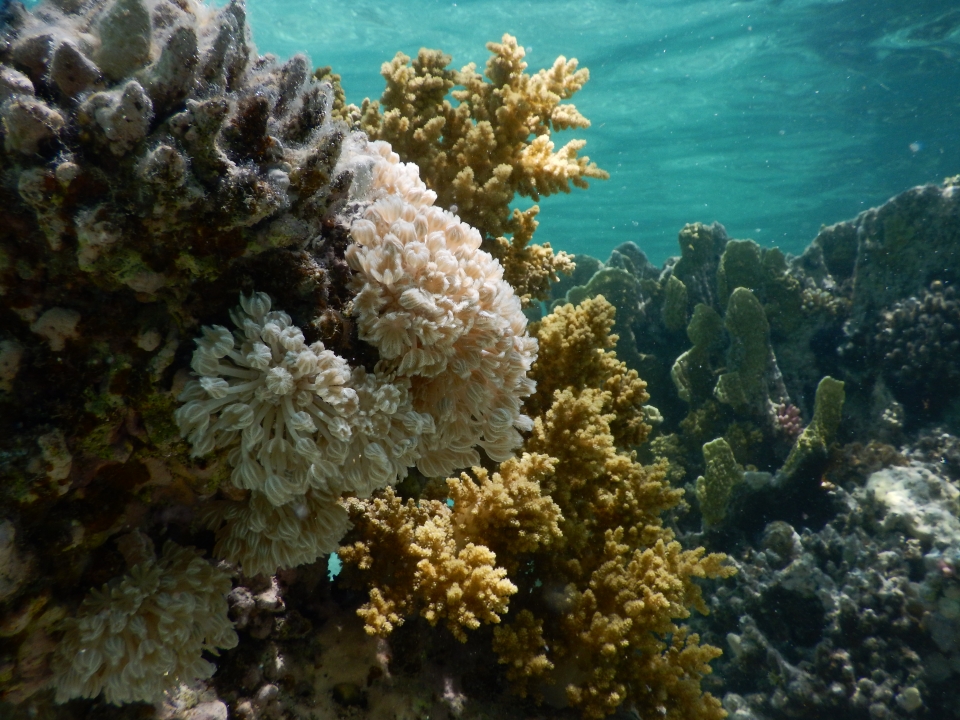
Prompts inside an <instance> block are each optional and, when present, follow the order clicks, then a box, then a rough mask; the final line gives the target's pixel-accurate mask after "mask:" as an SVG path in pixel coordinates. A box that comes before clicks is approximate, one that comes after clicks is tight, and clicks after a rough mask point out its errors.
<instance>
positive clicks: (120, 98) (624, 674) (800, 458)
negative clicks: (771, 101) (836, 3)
mask: <svg viewBox="0 0 960 720" xmlns="http://www.w3.org/2000/svg"><path fill="white" fill-rule="evenodd" d="M488 49H489V50H490V52H491V58H490V61H489V62H488V64H487V68H486V72H485V74H483V75H481V74H480V73H478V72H476V71H475V69H474V67H473V66H472V65H470V66H467V67H465V68H463V69H462V70H459V71H457V70H454V69H451V68H449V67H448V65H449V62H450V58H449V57H448V56H446V55H444V54H443V53H441V52H439V51H428V50H423V51H421V53H420V55H419V56H418V57H417V58H416V59H414V60H411V59H410V58H408V57H406V56H404V55H402V54H398V56H397V57H396V58H395V59H394V61H393V62H391V63H387V64H385V65H384V68H383V74H384V76H385V78H386V80H387V90H386V92H385V93H384V96H383V98H382V99H381V101H380V102H379V103H377V102H370V101H365V102H364V103H363V106H362V107H357V106H353V105H348V104H346V101H345V98H344V96H343V92H342V90H341V88H340V86H339V77H338V76H336V75H335V74H334V73H333V71H332V70H331V69H330V68H320V69H318V70H313V69H312V68H311V66H310V63H309V61H308V59H307V58H306V57H304V56H303V55H296V56H294V57H293V58H291V59H289V60H287V61H281V60H279V59H277V58H276V57H274V56H271V55H267V56H259V55H258V54H257V53H256V50H255V48H254V47H253V45H252V43H251V41H250V33H249V29H248V26H247V21H246V16H245V9H244V5H243V3H242V2H241V1H240V0H231V2H229V3H228V4H226V5H225V6H222V7H214V6H212V5H207V4H203V3H201V2H199V1H198V0H89V1H87V2H80V1H78V0H43V1H42V2H41V3H40V4H39V5H38V6H36V7H35V8H34V9H32V10H30V11H27V10H25V9H24V8H23V7H21V6H19V5H15V6H13V7H12V8H11V10H10V11H9V18H8V22H7V25H6V26H5V27H4V28H3V29H2V31H0V121H2V139H3V147H2V151H0V161H2V165H0V167H2V171H3V174H2V183H0V208H2V209H0V313H2V321H0V477H2V478H3V480H2V483H0V498H2V500H0V710H2V711H3V713H6V714H9V715H10V716H12V717H23V718H27V717H94V716H103V717H109V716H111V715H110V713H117V714H116V716H117V717H121V716H123V717H126V715H121V714H119V713H122V710H121V709H120V708H118V707H117V706H120V705H124V704H131V703H153V704H154V706H153V707H154V710H155V712H156V713H157V717H162V718H165V719H167V720H170V719H172V718H184V719H186V718H192V719H194V720H199V719H200V718H226V717H228V716H230V717H234V716H236V717H239V718H244V719H245V720H246V719H249V720H256V719H258V718H261V717H264V718H277V717H287V718H293V717H304V718H306V717H334V716H343V715H341V713H352V715H351V716H357V717H361V716H367V715H364V714H363V713H369V716H370V717H387V716H389V717H397V718H400V717H427V716H429V717H440V716H443V717H446V716H447V714H448V713H453V714H455V715H460V714H464V713H466V715H465V716H466V717H490V716H497V717H518V718H519V717H528V716H529V715H530V713H533V712H536V709H535V708H536V705H538V704H543V705H546V706H548V707H551V708H552V709H553V711H554V712H557V713H570V714H571V716H577V715H579V716H581V717H585V718H602V717H605V716H607V715H610V714H613V713H624V712H632V713H633V714H634V715H633V716H635V717H643V718H648V717H664V718H668V719H673V720H681V719H682V720H694V719H695V718H696V719H713V718H717V719H719V718H722V717H725V716H727V715H728V714H733V715H735V717H737V718H741V719H742V720H748V719H750V718H758V719H759V718H771V719H774V718H777V719H779V718H786V717H811V718H813V717H830V718H833V717H857V718H859V717H861V716H862V717H864V718H866V717H871V718H890V719H892V718H900V717H904V718H906V717H921V715H917V714H916V713H918V712H929V713H931V714H929V715H923V717H937V715H936V713H937V712H938V711H939V710H938V709H942V708H945V707H948V706H951V703H954V704H956V700H957V699H958V698H957V697H956V695H952V694H951V691H949V690H948V689H946V686H945V682H946V680H947V679H948V678H949V676H950V675H951V673H952V672H953V670H951V666H950V663H951V662H953V663H954V668H955V667H956V662H957V660H956V658H958V657H960V600H958V598H960V585H958V584H957V581H956V579H955V575H954V572H953V568H954V567H955V564H956V563H957V562H960V522H958V521H956V514H957V510H958V505H960V501H958V497H960V490H958V489H957V487H956V481H957V477H960V469H958V467H955V465H960V461H958V460H957V459H958V458H960V442H957V441H956V438H955V437H954V436H953V435H952V434H951V430H950V429H951V428H954V429H955V427H956V422H957V415H956V407H955V403H951V402H950V399H949V395H950V393H953V394H954V395H955V394H956V391H957V390H958V389H960V385H958V382H960V365H958V360H957V358H958V357H960V354H958V353H957V352H956V350H957V348H956V347H955V346H957V343H958V340H957V338H958V336H957V334H956V333H957V330H956V328H957V327H960V325H958V323H960V310H958V308H960V301H958V300H957V298H956V297H955V291H954V283H955V282H957V281H958V280H960V277H958V275H960V266H957V265H956V263H955V262H954V263H953V265H948V266H947V267H944V266H943V264H939V265H938V264H937V263H935V262H933V261H929V262H927V261H924V260H923V259H922V258H920V257H918V256H917V254H915V253H913V252H912V251H911V249H910V246H911V245H912V244H913V243H914V242H917V241H918V240H917V236H918V235H920V234H922V233H924V232H931V233H932V235H931V237H932V238H933V240H931V242H936V243H937V244H938V248H939V249H940V250H942V251H943V252H942V254H943V255H944V256H948V255H950V254H951V253H952V254H953V255H952V257H956V254H957V252H958V248H960V226H958V224H957V223H956V220H955V216H956V212H957V210H956V209H957V207H958V206H960V199H958V198H960V193H958V192H957V187H958V185H957V184H956V182H955V181H950V180H948V181H947V182H946V183H945V184H944V185H943V186H942V187H934V186H928V187H925V188H918V189H914V190H911V191H908V192H907V193H905V194H904V195H903V196H900V197H898V198H895V199H894V200H893V201H891V202H890V203H888V204H887V205H885V206H883V207H882V208H879V209H877V210H871V211H868V212H866V213H863V214H862V215H861V216H860V217H858V218H857V219H856V220H854V221H851V222H848V223H840V224H838V225H834V226H830V227H825V228H824V229H823V230H822V231H821V232H820V234H819V235H818V236H817V238H816V239H815V240H814V241H813V243H812V244H811V245H810V247H809V248H808V249H807V250H806V252H804V253H803V254H802V255H801V256H800V257H790V256H786V255H784V254H783V253H781V252H780V251H779V250H777V249H776V248H763V247H761V246H759V245H758V244H757V243H754V242H753V241H750V240H734V239H730V238H728V237H727V235H726V232H725V231H724V229H723V227H722V226H721V225H719V224H716V223H714V224H713V225H709V226H708V225H703V224H699V223H696V224H691V225H687V226H686V227H684V228H683V229H682V230H681V231H680V235H679V244H680V253H681V254H680V256H678V257H676V258H672V259H671V260H669V261H668V262H667V263H666V264H665V265H664V267H663V268H656V267H654V266H653V265H652V264H651V263H650V262H649V261H648V260H647V258H646V256H645V255H644V254H643V253H642V252H641V251H640V250H639V249H638V248H637V247H636V246H635V245H633V244H631V243H628V244H626V245H623V246H621V247H619V248H617V249H616V250H615V251H614V252H613V253H612V255H611V256H610V258H609V259H608V260H607V261H606V262H600V261H599V260H597V259H594V258H590V257H587V256H576V257H571V256H569V255H567V254H566V253H563V252H554V251H553V250H552V249H551V248H550V247H549V245H546V244H545V245H536V244H533V243H532V238H533V234H534V231H535V229H536V220H535V219H534V218H535V216H536V215H537V213H538V212H539V208H538V207H537V206H535V205H534V206H531V207H529V208H527V209H513V210H511V203H512V202H513V201H514V200H515V198H516V196H517V195H519V196H523V197H527V198H530V199H532V200H534V201H537V200H539V198H540V197H541V196H542V195H549V194H552V193H555V192H568V191H569V190H570V189H571V186H575V187H579V188H586V187H587V179H603V178H605V177H606V173H605V172H604V171H603V170H601V169H600V168H598V167H597V166H596V165H595V164H593V163H590V161H589V159H588V158H586V157H582V156H579V154H578V153H579V151H580V150H582V149H583V146H584V142H583V141H582V140H572V141H570V142H569V143H568V144H567V145H566V146H564V147H562V148H560V149H556V148H555V146H554V144H553V141H552V140H551V133H552V132H553V131H558V130H567V129H577V128H583V127H587V126H588V125H589V121H588V120H587V119H586V118H585V117H583V116H582V115H581V114H580V113H579V112H577V110H576V108H575V107H574V106H573V105H572V104H570V103H569V102H568V101H569V99H570V97H571V96H572V95H573V94H575V93H576V92H577V91H578V90H579V89H580V88H581V87H582V86H583V84H584V83H585V82H586V81H587V79H588V74H587V72H586V70H584V69H578V68H577V63H576V61H575V60H569V61H568V60H567V59H565V58H559V59H558V60H557V61H556V63H555V64H554V65H553V67H552V68H550V69H547V70H541V71H540V72H539V73H536V74H528V73H527V72H526V67H527V66H526V63H525V62H524V60H523V57H524V52H523V49H522V48H521V47H520V46H519V45H518V44H517V41H516V40H515V39H514V38H512V37H510V36H504V38H503V39H502V42H500V43H491V44H490V45H488ZM457 213H459V214H457ZM919 218H924V219H925V223H926V224H924V223H921V222H920V221H919ZM951 218H953V220H952V223H951ZM931 227H933V228H934V229H933V230H930V228H931ZM901 260H902V262H901ZM560 275H562V277H560ZM938 383H939V384H940V385H939V386H938ZM805 418H806V421H805ZM937 423H939V425H936V424H937ZM934 425H936V427H937V428H938V429H937V430H936V431H935V432H934V431H932V430H931V427H934ZM938 433H939V434H938ZM896 444H899V445H900V446H901V449H900V450H898V449H897V448H896V447H894V445H896ZM937 453H940V454H939V455H937ZM935 457H940V458H941V459H943V458H952V460H950V462H947V460H945V459H944V460H943V462H941V463H940V465H939V466H937V465H936V464H935V463H932V462H931V459H932V458H935ZM950 463H953V464H952V465H951V464H950ZM924 503H926V504H924ZM938 513H939V514H938ZM931 518H933V520H931ZM934 520H936V522H939V523H940V525H939V526H938V528H939V529H938V530H931V529H930V524H931V523H933V522H934ZM795 528H798V529H799V531H800V532H798V530H795ZM838 528H839V529H838ZM801 532H802V536H801V534H800V533H801ZM843 533H846V535H843ZM844 537H846V538H847V539H846V540H844V539H843V538H844ZM850 538H853V539H850ZM158 547H160V548H162V549H161V550H160V551H159V552H158V551H157V550H156V548H158ZM684 548H687V549H684ZM838 548H840V549H838ZM709 550H714V551H716V552H708V551H709ZM891 550H894V551H895V552H891ZM335 552H336V553H338V555H339V557H340V558H341V559H342V561H343V572H342V573H341V575H340V576H338V577H337V578H336V579H331V578H330V577H328V575H327V558H328V556H330V554H331V553H335ZM897 553H899V555H897ZM893 557H903V558H911V559H910V560H909V563H912V565H910V566H909V567H908V561H907V560H903V561H902V562H898V561H894V560H893V559H892V558H893ZM878 558H886V559H885V560H883V561H882V562H879V561H878ZM871 573H873V574H872V575H871ZM853 577H856V578H872V579H864V580H863V582H862V583H861V584H860V585H851V582H853V581H852V580H850V578H853ZM908 577H909V578H910V582H907V580H906V578H908ZM898 593H899V594H898ZM891 598H893V600H892V599H891ZM896 598H899V599H900V601H902V602H900V604H899V605H897V604H896V603H895V602H894V600H895V599H896ZM777 603H782V604H783V606H784V607H786V608H790V609H792V611H794V612H797V613H799V615H800V616H801V617H802V618H803V621H804V622H802V623H799V624H800V625H804V626H805V627H808V628H809V629H810V630H811V633H812V634H810V635H808V636H803V635H802V634H801V635H797V633H802V630H803V628H799V629H797V628H790V627H786V626H785V625H784V624H783V623H782V622H780V621H779V620H777V619H776V618H777V617H779V616H778V615H777V612H779V611H778V610H776V609H773V608H774V606H776V604H777ZM858 603H864V604H866V605H867V606H868V607H871V608H877V609H872V610H871V612H873V613H874V615H873V617H874V618H875V626H874V627H873V629H872V630H871V629H863V628H862V627H861V625H858V624H857V621H855V620H854V619H852V618H851V617H849V613H850V612H853V613H854V614H855V611H856V608H857V604H858ZM871 603H872V604H871ZM884 603H886V604H884ZM891 603H893V604H891ZM894 606H895V607H894ZM881 607H882V608H885V609H884V610H880V609H879V608H881ZM851 608H852V610H851ZM891 608H893V609H891ZM899 608H902V610H901V609H899ZM692 610H696V611H698V613H697V615H696V616H693V615H691V611H692ZM845 612H846V613H848V616H844V613H845ZM708 613H709V616H708ZM898 613H899V614H898ZM845 617H846V619H844V618H845ZM921 618H922V621H921ZM441 621H442V622H441ZM883 623H890V626H891V627H897V628H899V630H898V632H899V635H898V637H899V638H900V639H899V640H898V642H899V643H900V644H899V646H898V648H899V649H898V652H899V653H900V654H899V655H898V656H897V657H898V658H899V659H898V660H895V661H894V660H889V657H887V660H885V661H884V660H883V657H885V656H884V653H883V651H882V648H881V644H882V643H883V642H885V641H883V640H882V639H878V638H879V637H880V636H882V633H883V632H884V627H886V626H885V625H883ZM897 623H899V624H897ZM488 625H493V626H495V627H494V629H493V630H492V631H491V630H490V628H488V627H486V626H488ZM858 628H859V629H858ZM877 628H879V629H877ZM778 633H779V634H778ZM791 633H793V635H791ZM857 633H859V635H857ZM871 633H872V634H871ZM856 637H859V638H860V640H857V639H856ZM784 638H786V640H784ZM864 638H866V639H865V640H864V641H863V642H861V640H863V639H864ZM451 639H453V640H454V643H455V642H456V641H460V642H463V643H467V645H468V646H469V648H470V653H469V657H468V658H465V659H463V661H462V663H455V664H453V665H450V664H445V662H446V661H445V660H443V659H442V658H443V657H445V656H446V657H449V656H451V651H450V642H451ZM787 640H789V641H791V642H793V643H794V646H795V647H801V648H807V650H808V652H807V650H805V651H803V652H806V653H807V654H806V655H804V654H803V652H801V653H800V655H796V654H795V655H790V654H789V653H787V651H786V650H785V649H784V648H785V647H786V645H785V644H784V643H785V642H786V641H787ZM778 643H779V644H778ZM871 643H872V645H871ZM714 644H716V645H724V646H725V647H727V648H728V651H727V652H726V654H725V655H724V654H723V653H722V652H721V650H720V649H719V648H718V647H716V646H715V645H714ZM858 645H861V646H863V647H867V646H869V647H873V648H875V652H873V654H872V655H871V654H869V653H868V654H864V653H863V652H861V651H859V650H858V647H857V646H858ZM888 650H889V648H888ZM785 653H786V654H785ZM454 654H455V653H454ZM721 655H723V657H722V658H721ZM889 655H890V652H888V653H887V656H889ZM831 663H832V664H831ZM938 663H939V665H938ZM711 664H712V666H713V668H715V669H716V670H717V673H716V675H714V676H711V675H710V673H711V671H712V667H711ZM841 666H842V671H841V670H836V671H835V674H836V673H840V674H839V675H837V677H841V676H842V677H843V678H845V679H844V680H843V681H842V682H840V681H832V682H833V684H830V682H827V681H826V680H825V678H827V679H829V678H830V677H831V672H834V671H833V670H831V669H830V668H834V669H836V668H837V667H841ZM491 668H494V669H493V670H491ZM758 668H766V671H765V672H763V671H760V670H758ZM938 668H939V669H938ZM468 676H469V682H468V683H467V682H465V678H467V677H468ZM440 678H442V683H440V684H439V685H438V682H440ZM789 678H792V679H789ZM725 683H726V686H725ZM461 686H462V688H466V689H462V688H461ZM438 688H439V689H438ZM507 688H509V690H508V689H507ZM505 693H509V694H508V695H507V696H506V697H504V694H505ZM751 693H752V694H751ZM721 700H722V702H721ZM805 703H807V704H809V706H810V707H818V708H820V709H821V710H822V711H823V713H824V714H822V715H817V714H805V713H807V711H806V710H803V708H804V707H807V705H806V704H805ZM818 703H819V704H818ZM143 707H145V708H149V706H148V705H144V706H143ZM788 707H792V708H794V709H793V710H791V711H790V712H787V711H786V710H785V709H784V708H788ZM91 708H94V709H91ZM877 708H880V709H877ZM885 708H886V709H885ZM816 712H819V711H816ZM71 713H72V714H71ZM96 713H100V715H96ZM104 713H106V714H104ZM389 713H392V714H389ZM863 713H867V714H863ZM883 713H886V714H883ZM561 716H563V717H566V716H567V715H566V714H563V715H561ZM624 716H625V715H624ZM952 716H953V715H951V717H952ZM939 717H948V715H946V714H941V715H939Z"/></svg>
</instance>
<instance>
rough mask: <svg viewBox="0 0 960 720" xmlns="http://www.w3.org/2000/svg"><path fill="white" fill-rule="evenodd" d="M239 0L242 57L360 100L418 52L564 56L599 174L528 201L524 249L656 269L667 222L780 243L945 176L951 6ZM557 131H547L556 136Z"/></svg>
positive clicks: (951, 139) (952, 166)
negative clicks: (533, 208)
mask: <svg viewBox="0 0 960 720" xmlns="http://www.w3.org/2000/svg"><path fill="white" fill-rule="evenodd" d="M342 7H343V3H341V2H333V1H332V0H249V2H248V10H249V13H250V23H251V25H252V27H253V32H254V39H255V41H256V43H257V46H258V49H259V50H260V52H272V53H276V54H278V55H280V56H289V55H291V54H293V53H295V52H298V51H302V52H306V53H307V54H308V55H309V56H310V58H311V59H312V61H313V63H314V64H315V65H331V66H333V68H334V70H335V71H336V72H338V73H340V74H341V75H342V76H343V84H344V87H345V89H346V92H347V97H348V100H350V101H352V102H356V103H359V102H360V101H361V100H362V99H363V98H364V97H365V96H369V97H379V95H380V93H381V91H382V89H383V80H382V78H381V77H380V75H379V69H380V65H381V63H382V62H384V61H386V60H389V59H390V58H392V57H393V55H394V53H395V52H396V51H398V50H402V51H403V52H405V53H407V54H408V55H414V54H416V52H417V49H418V48H420V47H421V46H426V47H435V48H441V49H443V50H444V51H446V52H447V53H448V54H451V55H453V62H454V64H455V65H456V66H457V67H460V66H461V65H464V64H466V63H467V62H476V63H477V64H478V65H480V66H482V65H483V63H484V62H485V61H486V58H487V55H488V54H487V52H486V50H485V49H484V45H485V43H486V42H488V41H490V40H498V39H499V38H500V37H501V35H502V34H503V33H505V32H509V33H511V34H514V35H516V36H517V37H518V39H519V41H520V43H521V44H523V45H524V46H525V47H526V48H527V50H528V55H527V57H528V60H529V63H530V69H531V70H536V69H539V68H540V67H544V66H549V65H550V64H551V63H552V62H553V60H554V58H555V57H556V56H557V55H566V56H567V57H576V58H577V59H578V60H579V61H580V63H581V65H583V66H586V67H588V68H589V69H590V72H591V80H590V82H589V83H588V84H587V86H586V87H585V88H584V90H583V91H582V92H581V93H579V94H578V95H577V96H576V98H575V103H576V104H577V106H578V107H579V108H580V110H581V111H582V112H583V113H584V114H585V115H587V117H589V118H590V119H591V120H592V121H593V127H592V128H590V129H589V130H587V131H585V132H583V133H582V136H583V137H585V138H586V139H587V140H588V144H587V148H586V153H587V154H588V155H589V156H590V157H591V158H592V159H593V160H595V161H597V163H598V164H599V165H600V166H601V167H603V168H605V169H606V170H608V171H609V172H610V180H609V181H606V182H595V183H593V184H592V187H591V188H590V189H589V190H588V191H586V192H583V191H575V192H574V193H573V194H572V195H570V196H560V197H553V198H549V199H547V200H545V201H544V202H543V203H542V207H543V212H542V214H541V216H540V218H541V220H542V222H541V226H540V230H539V231H538V236H537V237H538V239H539V240H540V241H545V240H549V241H550V242H551V243H553V244H554V246H555V247H559V248H562V249H565V250H569V251H574V252H586V253H589V254H591V255H594V256H597V257H600V258H606V256H607V254H608V253H609V251H610V250H611V249H612V248H613V247H615V246H616V245H618V244H620V243H622V242H625V241H627V240H633V241H635V242H637V244H638V245H640V247H641V248H642V249H644V250H645V251H646V252H647V253H648V255H650V257H651V259H653V260H654V261H655V262H657V263H659V262H661V261H662V260H663V259H664V258H666V257H667V256H668V255H672V254H676V251H677V245H676V235H677V231H678V230H679V229H680V227H681V226H683V224H684V223H687V222H694V221H703V222H712V221H714V220H717V221H719V222H721V223H723V224H724V225H725V226H726V228H727V231H728V232H729V233H730V235H731V236H733V237H738V238H747V237H749V238H753V239H755V240H757V241H758V242H760V243H762V244H765V245H774V244H776V245H779V246H780V247H781V248H784V249H786V250H788V251H791V252H799V251H800V250H802V249H803V247H804V246H805V245H806V244H807V243H808V242H809V241H810V240H811V239H812V238H813V237H814V235H816V233H817V230H818V229H819V227H820V225H821V224H825V223H826V224H829V223H833V222H837V221H839V220H843V219H847V218H850V217H853V216H855V215H856V214H857V213H858V212H860V211H861V210H863V209H866V208H868V207H872V206H875V205H878V204H880V203H882V202H884V201H885V200H886V199H888V198H889V197H890V196H892V195H894V194H896V193H898V192H900V191H902V190H904V189H906V188H908V187H910V186H912V185H916V184H919V183H925V182H940V181H941V180H942V179H943V177H945V176H947V175H954V174H957V173H960V96H958V93H957V88H958V87H960V7H958V5H957V3H955V2H951V1H950V0H915V1H914V0H912V1H911V2H909V3H906V2H904V1H903V0H848V1H845V2H844V1H841V2H837V1H830V0H822V1H816V0H779V1H778V0H757V1H756V2H727V1H720V0H707V1H705V2H691V1H689V0H643V1H642V2H636V1H632V0H591V1H589V2H570V1H565V0H553V1H551V2H524V1H519V2H518V1H515V0H511V1H510V2H504V1H503V0H465V1H464V0H461V1H459V2H449V1H446V0H444V1H441V0H403V1H402V2H393V3H386V2H382V0H358V1H355V2H351V3H349V8H350V9H349V10H347V11H346V12H345V11H343V10H342V9H340V8H342ZM561 139H562V138H561Z"/></svg>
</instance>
